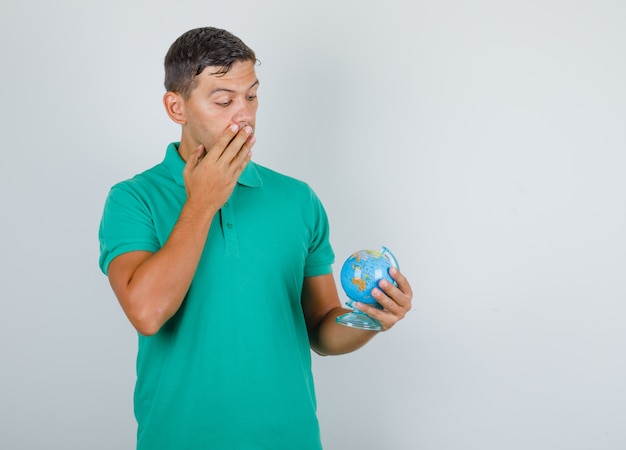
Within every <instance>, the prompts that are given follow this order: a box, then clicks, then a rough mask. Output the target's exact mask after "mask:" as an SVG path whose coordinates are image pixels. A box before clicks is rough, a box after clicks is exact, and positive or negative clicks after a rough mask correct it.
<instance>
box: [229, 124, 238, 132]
mask: <svg viewBox="0 0 626 450" xmlns="http://www.w3.org/2000/svg"><path fill="white" fill-rule="evenodd" d="M238 130H239V125H237V124H236V123H234V124H232V125H231V126H230V131H232V132H233V133H235V132H237V131H238Z"/></svg>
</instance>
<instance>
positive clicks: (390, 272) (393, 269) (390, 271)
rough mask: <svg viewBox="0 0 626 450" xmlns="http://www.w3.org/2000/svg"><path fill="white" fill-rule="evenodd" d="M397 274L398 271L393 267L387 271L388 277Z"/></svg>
mask: <svg viewBox="0 0 626 450" xmlns="http://www.w3.org/2000/svg"><path fill="white" fill-rule="evenodd" d="M397 273H398V269H396V268H395V267H391V268H390V269H389V274H390V275H395V274H397Z"/></svg>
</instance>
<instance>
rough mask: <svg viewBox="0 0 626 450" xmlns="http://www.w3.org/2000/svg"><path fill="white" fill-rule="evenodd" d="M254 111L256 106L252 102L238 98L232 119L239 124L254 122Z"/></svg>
mask: <svg viewBox="0 0 626 450" xmlns="http://www.w3.org/2000/svg"><path fill="white" fill-rule="evenodd" d="M255 112H256V108H255V105H254V103H253V102H250V101H248V100H247V99H244V100H240V101H239V102H238V104H237V110H236V111H235V114H234V115H233V119H232V121H233V122H234V123H237V124H239V125H240V126H245V125H248V124H251V123H254V114H255Z"/></svg>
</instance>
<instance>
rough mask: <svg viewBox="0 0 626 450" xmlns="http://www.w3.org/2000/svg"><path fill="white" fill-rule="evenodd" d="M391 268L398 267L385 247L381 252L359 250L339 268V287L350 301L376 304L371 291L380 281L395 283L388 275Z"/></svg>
mask: <svg viewBox="0 0 626 450" xmlns="http://www.w3.org/2000/svg"><path fill="white" fill-rule="evenodd" d="M391 267H396V268H397V267H398V263H397V261H396V259H395V257H394V256H393V255H392V254H391V252H390V251H389V250H387V249H386V248H385V247H383V248H382V249H381V251H376V250H360V251H358V252H355V253H353V254H352V255H350V256H349V257H348V259H346V262H344V263H343V266H342V267H341V275H340V280H341V286H342V287H343V290H344V291H345V293H346V295H347V296H348V298H350V300H352V301H356V302H361V303H368V304H370V305H372V304H377V302H376V299H375V298H374V297H372V289H373V288H375V287H378V283H379V282H380V280H382V279H385V280H387V281H389V282H390V283H392V284H394V285H395V284H396V282H395V281H394V280H393V279H392V278H391V276H390V275H389V269H390V268H391Z"/></svg>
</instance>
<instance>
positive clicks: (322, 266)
mask: <svg viewBox="0 0 626 450" xmlns="http://www.w3.org/2000/svg"><path fill="white" fill-rule="evenodd" d="M310 194H311V213H312V218H311V227H312V228H311V229H312V233H311V240H310V243H309V252H308V256H307V259H306V262H305V266H304V276H305V277H315V276H319V275H326V274H329V273H332V265H333V263H334V262H335V254H334V252H333V249H332V246H331V244H330V226H329V224H328V216H327V215H326V211H325V209H324V206H323V205H322V202H321V201H320V199H319V198H318V197H317V195H316V194H315V192H313V190H311V191H310Z"/></svg>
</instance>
